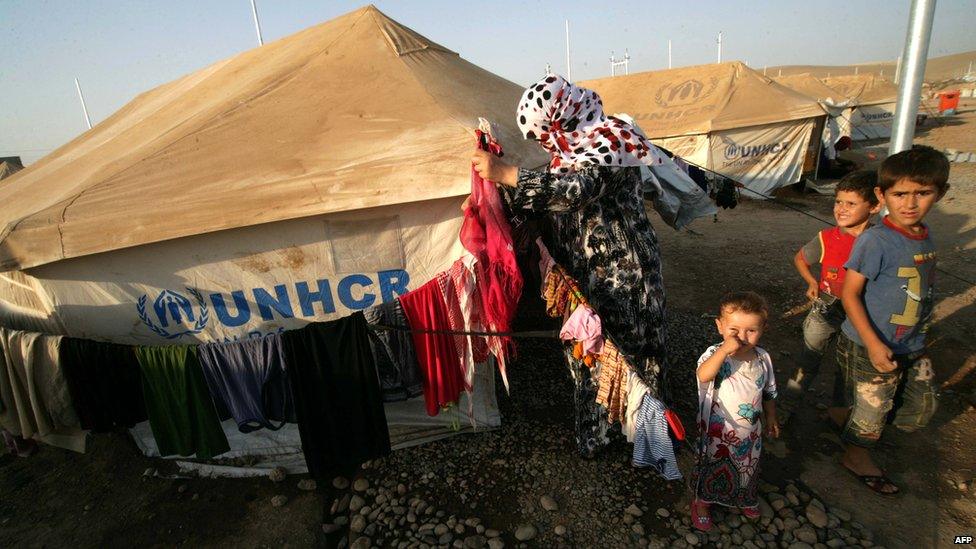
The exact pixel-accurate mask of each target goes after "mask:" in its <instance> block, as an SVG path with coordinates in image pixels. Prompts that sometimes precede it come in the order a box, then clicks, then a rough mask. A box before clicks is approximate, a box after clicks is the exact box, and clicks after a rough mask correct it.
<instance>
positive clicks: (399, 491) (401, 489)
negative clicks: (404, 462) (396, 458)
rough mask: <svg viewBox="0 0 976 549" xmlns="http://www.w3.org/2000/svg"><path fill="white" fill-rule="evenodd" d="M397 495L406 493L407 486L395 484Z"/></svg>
mask: <svg viewBox="0 0 976 549" xmlns="http://www.w3.org/2000/svg"><path fill="white" fill-rule="evenodd" d="M396 491H397V495H398V496H402V495H404V494H406V493H407V486H406V485H405V484H397V488H396Z"/></svg>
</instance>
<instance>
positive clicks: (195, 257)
mask: <svg viewBox="0 0 976 549" xmlns="http://www.w3.org/2000/svg"><path fill="white" fill-rule="evenodd" d="M521 92H522V89H521V87H519V86H517V85H515V84H513V83H512V82H509V81H507V80H504V79H502V78H500V77H498V76H495V75H493V74H491V73H489V72H487V71H485V70H483V69H481V68H479V67H477V66H475V65H472V64H471V63H468V62H467V61H464V60H463V59H461V58H460V57H459V56H458V54H456V53H454V52H452V51H450V50H447V49H446V48H444V47H442V46H440V45H438V44H435V43H433V42H431V41H429V40H427V39H426V38H424V37H423V36H420V35H419V34H417V33H415V32H413V31H412V30H410V29H408V28H406V27H403V26H401V25H399V24H398V23H396V22H395V21H393V20H391V19H389V18H388V17H386V16H385V15H384V14H382V13H381V12H379V11H378V10H376V8H374V7H372V6H370V7H367V8H363V9H360V10H357V11H355V12H352V13H349V14H347V15H345V16H342V17H339V18H337V19H335V20H332V21H330V22H327V23H324V24H321V25H318V26H315V27H312V28H309V29H307V30H304V31H302V32H299V33H297V34H295V35H292V36H289V37H287V38H284V39H281V40H278V41H276V42H273V43H269V44H267V45H265V46H262V47H260V48H256V49H254V50H250V51H247V52H244V53H241V54H239V55H236V56H234V57H232V58H230V59H227V60H224V61H221V62H218V63H215V64H214V65H212V66H210V67H207V68H205V69H203V70H200V71H198V72H195V73H192V74H189V75H187V76H184V77H183V78H180V79H178V80H176V81H174V82H171V83H169V84H165V85H163V86H160V87H158V88H156V89H154V90H151V91H149V92H146V93H144V94H142V95H139V96H138V97H136V98H135V99H134V100H133V101H132V102H130V103H129V104H127V105H126V106H124V107H122V108H121V109H120V110H119V111H118V112H116V113H115V114H113V115H112V116H110V117H109V118H108V119H106V120H105V121H103V122H102V123H100V124H98V125H97V126H95V127H94V128H92V129H91V130H89V131H88V132H85V133H84V134H83V135H81V136H80V137H78V138H76V139H75V140H73V141H71V142H70V143H68V144H67V145H65V146H63V147H61V148H60V149H58V150H56V151H54V152H53V153H51V154H50V155H48V156H47V157H45V158H43V159H41V160H40V161H38V162H37V163H35V164H34V165H32V166H31V167H29V168H28V169H26V170H24V171H22V172H21V173H19V174H17V175H16V176H14V177H13V178H11V179H10V180H8V181H6V182H5V183H4V184H3V185H0V227H2V233H0V262H2V268H0V270H6V271H7V272H2V273H0V323H3V324H4V325H6V326H9V327H13V328H22V329H34V330H41V331H45V332H49V333H62V334H67V335H71V336H77V337H87V338H93V339H101V340H111V341H116V342H121V343H133V344H137V343H141V344H185V343H193V342H201V341H223V340H233V339H237V338H244V337H251V336H257V335H261V334H266V333H269V332H275V331H280V330H285V329H289V328H295V327H298V326H301V325H303V324H305V323H306V322H309V321H312V320H325V319H330V318H335V317H339V316H345V315H348V314H349V313H350V312H353V311H356V310H359V309H363V308H366V307H368V306H370V305H373V304H375V303H380V302H384V301H389V300H391V299H393V298H394V297H395V296H397V295H399V294H402V293H404V292H405V291H407V290H408V289H411V288H415V287H417V286H419V285H420V284H423V283H424V282H426V281H427V280H429V279H430V278H432V277H433V276H434V275H435V273H437V272H439V271H441V270H443V269H445V268H446V267H448V266H449V265H450V263H451V262H452V261H453V260H454V259H456V258H457V257H459V256H460V255H461V253H462V248H461V246H460V244H459V243H458V239H457V235H458V231H459V228H460V222H461V218H460V204H461V201H462V198H461V197H462V195H466V194H467V193H468V192H469V191H470V166H469V164H468V162H467V159H468V158H469V157H470V153H471V151H472V149H473V147H474V134H473V130H474V129H475V128H477V126H478V117H485V118H487V119H489V120H491V121H493V122H495V123H496V125H497V133H498V137H499V138H500V140H501V141H502V142H503V143H505V144H506V145H507V146H508V149H507V150H506V151H505V152H506V155H507V157H508V158H510V159H511V160H512V161H514V162H517V163H519V164H521V165H527V166H540V165H542V164H544V163H545V161H546V157H545V156H544V155H543V153H542V149H541V148H539V147H538V146H537V145H535V144H533V143H528V142H525V141H524V140H523V139H522V138H521V136H520V134H519V133H518V131H517V129H516V128H515V126H514V123H513V122H514V110H515V105H516V104H517V102H518V99H519V97H520V95H521ZM255 159H259V160H257V161H256V160H255ZM480 375H481V378H480V379H479V381H478V382H476V386H477V387H478V390H477V391H476V393H475V395H474V403H473V413H472V416H473V420H474V421H475V422H476V423H477V424H479V425H482V426H485V425H498V423H499V416H498V413H497V405H496V402H495V397H494V389H493V387H492V382H493V379H494V377H493V373H492V372H491V371H490V369H488V368H485V369H483V371H482V372H480ZM459 409H460V410H459V412H460V413H461V414H462V415H463V414H466V413H467V410H468V408H467V403H466V402H464V401H462V404H461V406H459ZM448 415H453V414H442V416H448ZM387 416H388V419H389V422H390V427H391V434H392V436H393V443H394V445H395V446H397V445H399V446H402V445H404V444H410V443H412V442H416V441H418V440H426V439H428V438H430V437H431V436H438V434H441V435H442V434H444V433H450V432H454V431H451V430H449V429H447V428H446V427H445V425H448V424H450V423H451V422H452V420H455V419H457V418H456V417H439V418H434V419H430V418H428V417H427V416H426V414H424V413H423V402H422V399H421V401H420V402H418V401H409V402H405V403H400V404H398V405H392V406H389V407H388V408H387ZM461 424H462V426H465V425H468V424H469V423H468V422H467V421H466V420H465V419H462V421H461ZM232 430H233V431H236V428H234V429H232ZM269 436H270V435H269ZM289 436H292V438H290V439H287V437H289ZM235 437H236V438H235ZM235 437H232V438H231V442H232V450H233V453H232V454H231V455H234V453H262V452H270V453H276V454H277V453H281V452H282V451H283V449H285V450H287V449H288V447H289V444H291V446H292V447H293V446H294V445H295V444H297V440H298V439H297V434H296V433H295V432H293V431H287V430H283V431H279V432H278V433H275V434H274V436H271V438H269V439H266V440H262V439H260V437H249V438H247V440H245V441H241V440H239V439H240V437H239V436H236V435H235ZM281 437H286V439H287V440H285V439H282V438H281ZM139 440H142V441H143V443H145V446H144V449H146V451H147V452H149V453H151V452H152V448H151V444H149V443H151V439H150V440H149V441H148V442H147V441H145V440H144V439H139ZM288 440H290V442H288ZM255 445H256V446H255ZM292 449H293V448H292Z"/></svg>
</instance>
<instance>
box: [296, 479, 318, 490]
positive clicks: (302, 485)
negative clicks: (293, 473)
mask: <svg viewBox="0 0 976 549" xmlns="http://www.w3.org/2000/svg"><path fill="white" fill-rule="evenodd" d="M316 487H317V486H316V484H315V479H312V478H303V479H302V480H300V481H298V489H299V490H302V491H303V492H314V491H315V488H316Z"/></svg>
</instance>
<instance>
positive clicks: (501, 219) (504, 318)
mask: <svg viewBox="0 0 976 549" xmlns="http://www.w3.org/2000/svg"><path fill="white" fill-rule="evenodd" d="M485 124H487V123H485ZM477 139H478V146H479V147H481V148H482V149H483V150H485V151H488V152H490V153H492V154H495V155H497V156H501V155H502V150H501V146H500V145H498V143H496V142H495V141H494V140H493V139H492V138H491V136H490V135H489V134H488V133H485V132H484V131H481V130H478V131H477ZM459 236H460V240H461V244H462V245H463V246H464V248H465V249H466V250H468V251H469V252H471V254H472V255H474V256H475V259H476V260H477V261H476V262H475V268H476V278H477V280H478V282H479V283H480V285H481V292H480V293H481V300H482V312H483V317H482V323H483V324H484V327H485V328H487V329H488V330H489V331H492V332H509V331H511V324H512V319H513V318H514V317H515V310H516V309H517V307H518V302H519V299H520V298H521V296H522V284H523V281H522V273H521V271H519V267H518V262H517V261H516V259H515V248H514V245H513V242H512V229H511V227H510V226H509V223H508V218H507V215H506V213H505V208H504V206H503V205H502V199H501V196H500V195H499V193H498V189H497V188H496V187H495V184H494V183H492V182H491V181H486V180H484V179H482V178H481V176H480V175H478V172H477V171H476V170H475V169H474V166H473V165H472V167H471V197H470V198H469V199H468V207H467V208H466V209H465V211H464V222H463V224H462V226H461V233H460V235H459ZM488 343H489V345H490V346H491V351H492V353H493V354H494V355H495V358H497V359H498V368H499V370H500V372H501V374H502V381H503V382H504V383H505V389H506V390H507V389H508V376H507V374H506V373H505V370H506V358H507V357H508V356H509V355H510V354H511V353H512V351H513V350H514V345H513V342H512V340H511V338H510V337H508V336H498V337H493V338H490V339H489V341H488Z"/></svg>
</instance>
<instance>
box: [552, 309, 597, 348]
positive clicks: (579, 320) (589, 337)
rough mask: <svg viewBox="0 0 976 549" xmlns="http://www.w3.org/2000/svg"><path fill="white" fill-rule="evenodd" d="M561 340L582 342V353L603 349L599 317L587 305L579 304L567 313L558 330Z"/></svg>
mask: <svg viewBox="0 0 976 549" xmlns="http://www.w3.org/2000/svg"><path fill="white" fill-rule="evenodd" d="M559 338H560V339H563V340H567V341H568V340H577V341H580V342H582V343H583V347H582V351H583V354H586V355H588V354H599V353H601V352H602V351H603V326H602V324H601V323H600V317H599V316H598V315H597V314H596V311H594V310H593V309H592V308H591V307H590V306H589V305H580V306H579V307H576V310H575V311H573V312H572V314H570V315H569V318H568V319H567V320H566V322H565V323H564V324H563V327H562V329H561V330H560V331H559Z"/></svg>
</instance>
